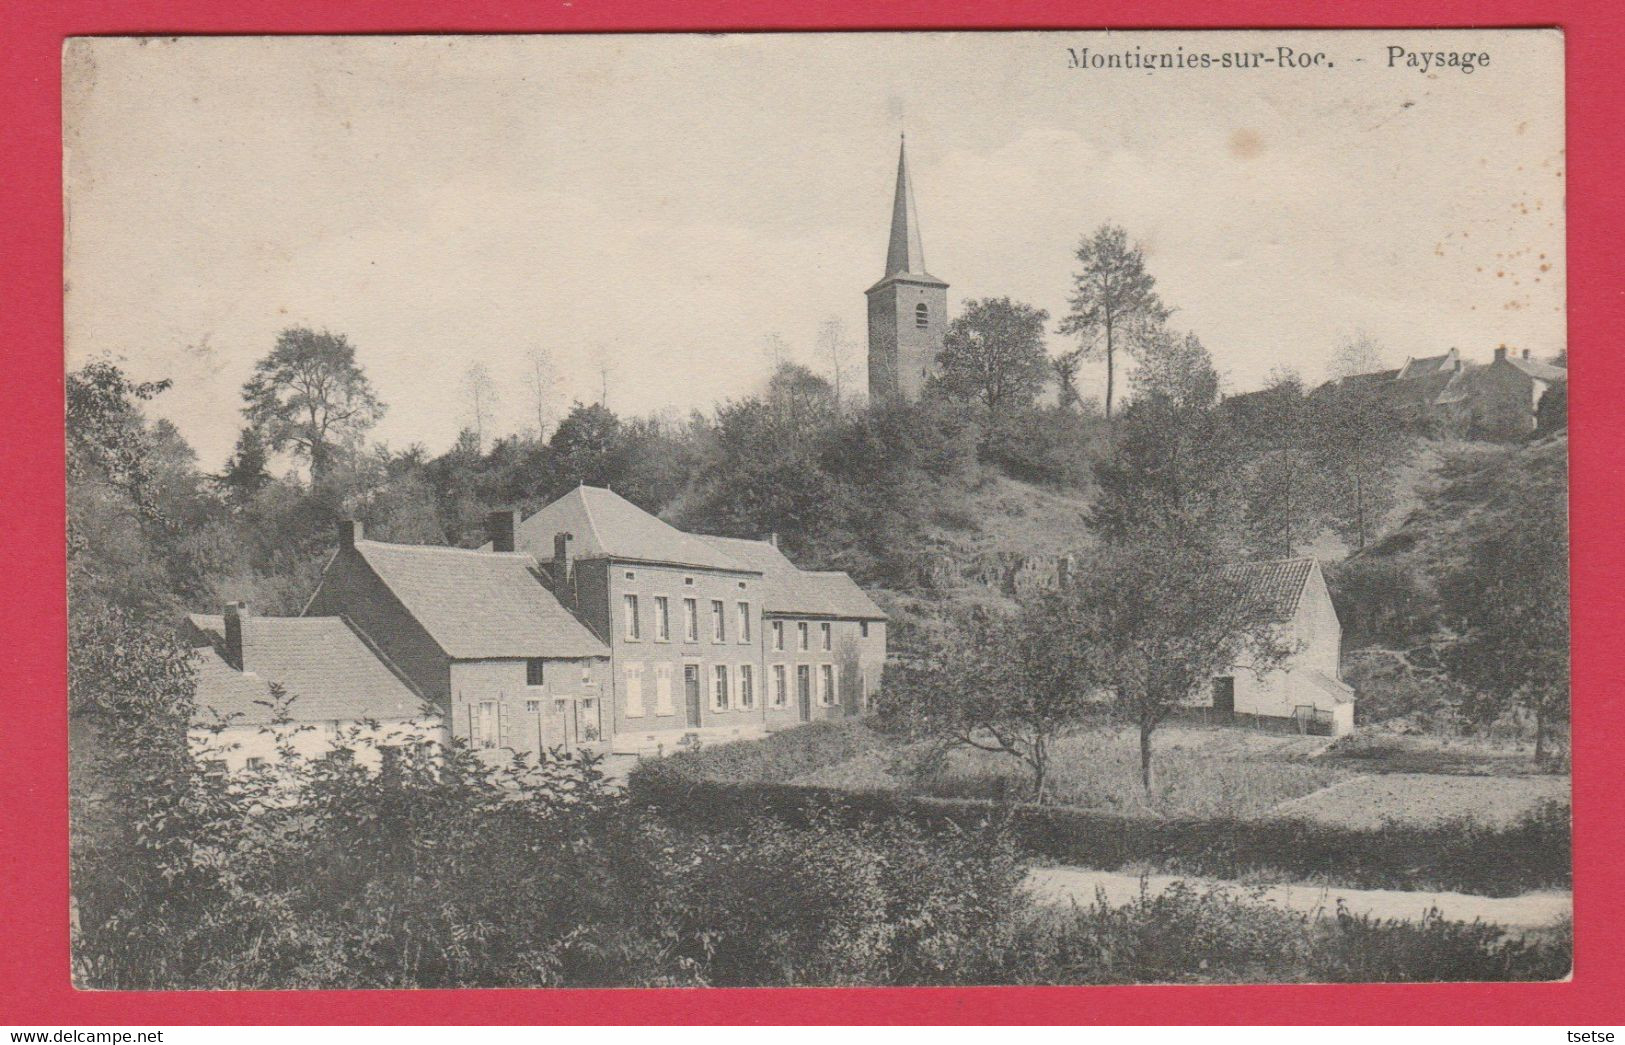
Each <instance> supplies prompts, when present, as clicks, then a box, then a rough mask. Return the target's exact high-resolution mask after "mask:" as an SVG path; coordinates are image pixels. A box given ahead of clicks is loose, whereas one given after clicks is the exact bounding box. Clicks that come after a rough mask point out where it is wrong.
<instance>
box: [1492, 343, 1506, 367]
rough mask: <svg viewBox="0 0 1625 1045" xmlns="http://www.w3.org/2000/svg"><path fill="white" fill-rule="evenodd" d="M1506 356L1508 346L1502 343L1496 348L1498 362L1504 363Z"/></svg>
mask: <svg viewBox="0 0 1625 1045" xmlns="http://www.w3.org/2000/svg"><path fill="white" fill-rule="evenodd" d="M1506 358H1507V347H1506V346H1505V345H1502V346H1501V347H1500V348H1498V349H1496V350H1495V361H1496V362H1497V363H1504V362H1506Z"/></svg>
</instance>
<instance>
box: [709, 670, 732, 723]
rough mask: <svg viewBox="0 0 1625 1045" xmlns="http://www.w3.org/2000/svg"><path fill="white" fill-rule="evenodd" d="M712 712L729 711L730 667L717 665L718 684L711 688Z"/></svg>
mask: <svg viewBox="0 0 1625 1045" xmlns="http://www.w3.org/2000/svg"><path fill="white" fill-rule="evenodd" d="M711 710H712V711H726V710H728V665H726V664H718V665H717V678H716V684H715V685H714V686H713V687H712V688H711Z"/></svg>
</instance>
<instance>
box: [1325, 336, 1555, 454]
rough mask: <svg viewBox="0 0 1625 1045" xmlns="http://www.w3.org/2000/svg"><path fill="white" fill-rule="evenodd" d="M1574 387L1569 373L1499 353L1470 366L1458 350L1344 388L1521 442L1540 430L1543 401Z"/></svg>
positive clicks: (1359, 377) (1526, 356)
mask: <svg viewBox="0 0 1625 1045" xmlns="http://www.w3.org/2000/svg"><path fill="white" fill-rule="evenodd" d="M1567 381H1568V371H1567V370H1566V369H1565V368H1563V367H1560V366H1555V365H1553V364H1551V363H1544V362H1541V361H1540V360H1538V359H1533V358H1531V356H1530V353H1529V350H1528V349H1524V350H1523V351H1522V352H1521V353H1519V354H1517V355H1513V354H1511V353H1509V352H1508V351H1507V350H1506V348H1504V347H1503V348H1497V349H1496V350H1495V358H1494V360H1493V361H1492V362H1490V363H1489V364H1488V365H1483V364H1476V363H1468V362H1466V361H1464V360H1463V359H1462V358H1461V356H1460V353H1458V352H1457V351H1456V350H1455V349H1454V348H1452V349H1451V350H1450V351H1448V352H1446V353H1444V354H1442V355H1436V356H1424V357H1420V358H1411V359H1407V360H1406V361H1405V365H1404V366H1402V367H1400V368H1399V369H1397V370H1379V371H1374V372H1372V373H1369V374H1355V375H1352V376H1350V377H1346V378H1343V379H1342V380H1341V381H1340V382H1338V384H1339V385H1340V386H1342V387H1348V388H1369V389H1372V390H1375V391H1378V392H1380V393H1382V394H1385V395H1388V396H1391V397H1392V398H1393V400H1394V401H1395V402H1397V403H1399V404H1402V405H1404V406H1406V407H1409V408H1411V409H1414V410H1416V411H1418V412H1419V413H1420V414H1422V415H1423V416H1431V417H1436V418H1438V419H1440V420H1443V421H1445V422H1447V423H1449V424H1450V425H1451V427H1453V428H1455V429H1458V430H1460V431H1461V432H1463V433H1464V434H1466V435H1469V436H1471V437H1474V438H1480V439H1517V438H1521V437H1523V436H1526V435H1528V434H1530V433H1531V432H1534V431H1535V430H1536V428H1537V427H1538V426H1539V419H1540V416H1541V401H1542V400H1543V399H1544V398H1545V397H1546V395H1547V393H1548V392H1550V391H1551V390H1553V389H1554V388H1556V387H1557V386H1560V385H1565V384H1566V383H1567Z"/></svg>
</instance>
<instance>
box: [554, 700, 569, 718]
mask: <svg viewBox="0 0 1625 1045" xmlns="http://www.w3.org/2000/svg"><path fill="white" fill-rule="evenodd" d="M569 704H570V702H569V701H568V700H555V701H554V702H553V713H554V714H555V715H562V714H564V712H565V709H566V708H567V707H569Z"/></svg>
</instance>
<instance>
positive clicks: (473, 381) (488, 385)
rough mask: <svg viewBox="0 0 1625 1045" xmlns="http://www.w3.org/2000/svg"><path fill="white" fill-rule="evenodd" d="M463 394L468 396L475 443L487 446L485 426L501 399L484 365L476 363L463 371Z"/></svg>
mask: <svg viewBox="0 0 1625 1045" xmlns="http://www.w3.org/2000/svg"><path fill="white" fill-rule="evenodd" d="M463 394H464V395H466V396H468V416H469V420H471V421H472V422H473V425H474V441H475V444H476V445H478V446H482V447H483V446H484V445H485V426H486V424H487V423H489V422H490V420H491V414H492V411H493V410H495V409H496V405H497V402H498V401H499V399H500V397H499V395H498V393H497V383H496V381H494V380H493V379H492V378H491V371H489V370H487V369H486V367H485V364H484V363H474V364H471V365H470V366H469V368H468V369H467V370H465V371H463Z"/></svg>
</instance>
